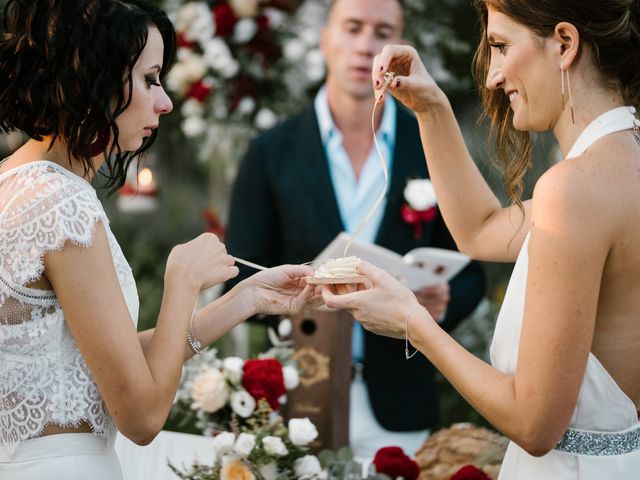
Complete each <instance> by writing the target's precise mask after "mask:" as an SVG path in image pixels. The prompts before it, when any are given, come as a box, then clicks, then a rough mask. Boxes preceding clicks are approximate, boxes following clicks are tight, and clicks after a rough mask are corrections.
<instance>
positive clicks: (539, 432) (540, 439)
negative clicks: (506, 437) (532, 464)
mask: <svg viewBox="0 0 640 480" xmlns="http://www.w3.org/2000/svg"><path fill="white" fill-rule="evenodd" d="M559 440H560V438H559V437H558V436H557V435H555V434H554V432H551V431H549V429H540V428H531V429H529V430H528V431H527V433H526V434H525V435H523V436H522V437H521V438H520V439H519V441H516V443H517V444H518V445H520V447H521V448H522V449H523V450H524V451H526V452H527V453H528V454H529V455H531V456H532V457H543V456H545V455H546V454H547V453H549V452H550V451H551V450H553V449H554V448H555V446H556V445H557V444H558V441H559Z"/></svg>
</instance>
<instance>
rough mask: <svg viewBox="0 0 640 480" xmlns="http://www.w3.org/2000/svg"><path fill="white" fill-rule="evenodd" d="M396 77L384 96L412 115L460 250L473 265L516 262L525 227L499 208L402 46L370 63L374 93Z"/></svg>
mask: <svg viewBox="0 0 640 480" xmlns="http://www.w3.org/2000/svg"><path fill="white" fill-rule="evenodd" d="M387 71H391V72H395V73H396V77H395V79H394V81H393V82H392V83H391V84H390V85H389V87H388V89H387V91H388V92H389V93H391V94H392V95H393V96H394V97H395V98H397V99H398V100H399V101H400V102H402V103H403V104H404V105H405V106H407V107H408V108H409V109H411V110H413V111H414V112H415V113H416V116H417V119H418V124H419V125H420V136H421V139H422V145H423V148H424V153H425V157H426V159H427V164H428V167H429V176H430V178H431V181H432V182H433V184H434V187H435V189H436V194H437V197H438V204H439V206H440V209H441V211H442V215H443V217H444V219H445V222H446V224H447V227H448V228H449V230H450V231H451V233H452V235H453V238H454V239H455V241H456V244H457V245H458V248H459V249H460V251H462V252H464V253H465V254H467V255H469V256H470V257H472V258H475V259H478V260H489V261H512V260H515V258H516V256H517V254H518V252H519V251H520V248H521V246H522V242H523V241H524V238H525V236H526V233H527V231H528V226H529V216H530V205H529V202H525V203H524V217H523V215H522V213H521V211H520V210H519V209H518V208H517V207H516V206H511V207H508V208H503V207H502V206H501V205H500V202H499V201H498V199H497V197H496V195H495V194H494V193H493V192H492V191H491V189H490V188H489V186H488V184H487V182H486V181H485V180H484V178H483V177H482V174H481V173H480V171H479V170H478V167H477V166H476V164H475V162H474V161H473V159H472V158H471V155H470V154H469V151H468V149H467V147H466V145H465V142H464V139H463V137H462V133H461V131H460V127H459V125H458V122H457V121H456V118H455V116H454V114H453V110H452V108H451V104H450V103H449V100H448V99H447V97H446V95H445V94H444V93H443V92H442V90H441V89H440V88H439V87H438V86H437V84H436V83H435V81H434V80H433V79H432V78H431V76H430V75H429V74H428V72H427V70H426V69H425V67H424V65H423V64H422V62H421V61H420V58H419V56H418V53H417V52H416V50H415V49H414V48H412V47H410V46H406V45H390V46H386V47H384V49H383V50H382V52H381V53H380V54H379V55H378V56H377V57H376V58H375V60H374V63H373V82H374V88H376V89H378V90H379V89H380V88H381V87H382V83H383V82H382V76H383V75H384V73H385V72H387Z"/></svg>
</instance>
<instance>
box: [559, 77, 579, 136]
mask: <svg viewBox="0 0 640 480" xmlns="http://www.w3.org/2000/svg"><path fill="white" fill-rule="evenodd" d="M565 72H567V89H566V91H568V92H569V108H570V109H571V123H573V124H575V123H576V119H575V116H574V114H573V94H572V92H571V77H569V69H568V68H567V69H565V68H564V67H563V66H562V65H560V79H561V81H562V109H563V110H564V94H565V88H564V74H565Z"/></svg>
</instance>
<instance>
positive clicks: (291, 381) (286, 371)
mask: <svg viewBox="0 0 640 480" xmlns="http://www.w3.org/2000/svg"><path fill="white" fill-rule="evenodd" d="M282 376H283V377H284V387H285V388H286V389H287V390H292V389H294V388H296V387H297V386H298V384H299V383H300V374H299V373H298V369H297V368H295V367H292V366H291V365H287V366H285V367H282Z"/></svg>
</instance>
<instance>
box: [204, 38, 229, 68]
mask: <svg viewBox="0 0 640 480" xmlns="http://www.w3.org/2000/svg"><path fill="white" fill-rule="evenodd" d="M202 48H203V50H204V55H203V57H204V62H205V63H206V64H207V65H208V66H209V67H211V68H213V69H216V70H217V69H218V68H219V67H220V65H224V64H225V63H226V62H228V59H230V58H231V50H229V47H228V46H227V44H226V43H225V41H224V40H222V39H221V38H218V37H214V38H210V39H209V40H207V41H206V42H204V43H203V44H202Z"/></svg>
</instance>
